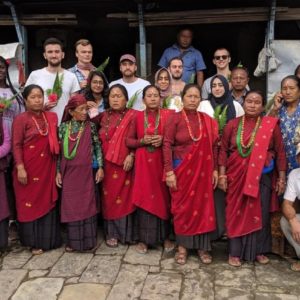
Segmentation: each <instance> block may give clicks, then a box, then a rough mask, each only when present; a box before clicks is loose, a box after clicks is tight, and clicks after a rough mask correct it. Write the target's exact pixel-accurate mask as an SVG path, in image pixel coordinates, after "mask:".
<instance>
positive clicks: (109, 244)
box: [105, 238, 118, 248]
mask: <svg viewBox="0 0 300 300" xmlns="http://www.w3.org/2000/svg"><path fill="white" fill-rule="evenodd" d="M105 244H106V246H107V247H110V248H117V247H118V240H117V239H114V238H112V239H108V240H105Z"/></svg>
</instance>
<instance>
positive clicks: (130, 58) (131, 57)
mask: <svg viewBox="0 0 300 300" xmlns="http://www.w3.org/2000/svg"><path fill="white" fill-rule="evenodd" d="M123 60H129V61H131V62H133V63H136V59H135V57H134V56H133V55H131V54H124V55H122V56H121V58H120V62H122V61H123Z"/></svg>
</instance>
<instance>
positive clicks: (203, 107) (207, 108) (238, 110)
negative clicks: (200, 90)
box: [197, 100, 245, 118]
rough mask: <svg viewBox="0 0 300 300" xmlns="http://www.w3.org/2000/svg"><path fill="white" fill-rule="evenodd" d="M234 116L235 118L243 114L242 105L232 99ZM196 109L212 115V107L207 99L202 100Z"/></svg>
mask: <svg viewBox="0 0 300 300" xmlns="http://www.w3.org/2000/svg"><path fill="white" fill-rule="evenodd" d="M233 105H234V109H235V116H236V118H238V117H241V116H243V115H244V114H245V112H244V109H243V107H242V106H241V105H240V104H239V103H238V102H237V101H233ZM197 110H198V111H201V112H204V113H206V114H207V115H209V116H210V117H212V118H213V117H214V112H215V111H214V109H213V107H212V105H211V103H210V101H209V100H202V101H201V102H200V104H199V106H198V109H197Z"/></svg>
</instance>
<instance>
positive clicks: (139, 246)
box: [135, 242, 148, 254]
mask: <svg viewBox="0 0 300 300" xmlns="http://www.w3.org/2000/svg"><path fill="white" fill-rule="evenodd" d="M135 251H136V252H137V253H140V254H146V253H147V252H148V246H147V245H146V244H144V243H141V242H140V243H138V244H137V245H136V246H135Z"/></svg>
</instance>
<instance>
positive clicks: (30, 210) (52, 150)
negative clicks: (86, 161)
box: [12, 112, 59, 222]
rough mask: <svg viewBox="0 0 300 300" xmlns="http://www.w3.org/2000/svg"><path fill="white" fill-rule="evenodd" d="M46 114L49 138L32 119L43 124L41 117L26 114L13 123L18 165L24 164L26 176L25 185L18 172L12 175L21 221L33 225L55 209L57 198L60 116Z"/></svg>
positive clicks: (14, 151)
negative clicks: (58, 127)
mask: <svg viewBox="0 0 300 300" xmlns="http://www.w3.org/2000/svg"><path fill="white" fill-rule="evenodd" d="M44 114H45V117H46V119H47V121H48V124H49V130H48V131H49V132H48V134H47V135H46V136H43V135H41V134H40V133H39V131H38V129H37V127H36V125H35V123H34V121H33V119H32V117H34V118H35V119H36V121H37V123H38V124H42V122H43V120H42V115H40V116H36V115H33V114H32V113H30V112H25V113H22V114H20V115H18V116H17V117H16V118H15V120H14V122H13V139H12V141H13V142H12V143H13V154H14V159H15V164H16V166H17V165H20V164H24V168H25V170H26V173H27V184H26V185H23V184H21V183H20V182H19V180H18V178H17V170H16V169H15V170H14V174H13V176H14V188H15V194H16V207H17V213H18V220H19V221H20V222H31V221H34V220H36V219H39V218H40V217H42V216H44V215H46V214H47V213H48V212H49V211H50V210H51V209H52V208H54V207H55V204H56V200H57V198H58V194H57V189H56V184H55V174H56V154H57V150H58V149H59V145H58V142H57V136H56V128H57V116H56V114H55V113H51V112H44ZM40 126H41V125H40Z"/></svg>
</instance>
